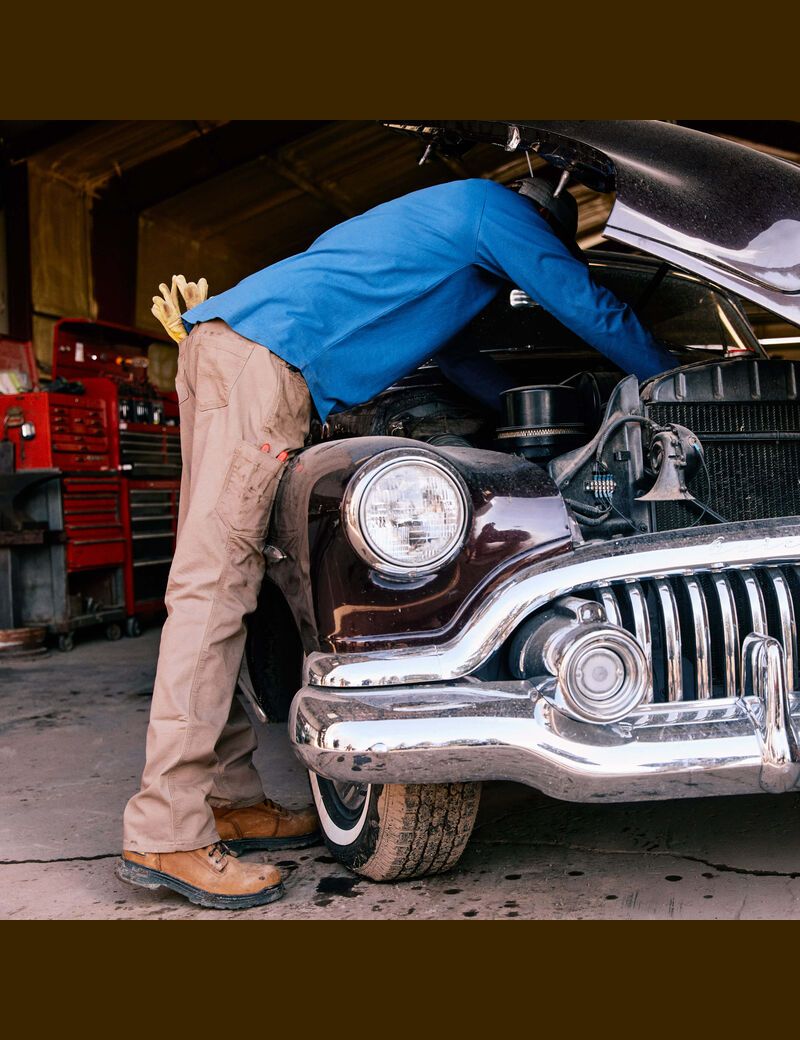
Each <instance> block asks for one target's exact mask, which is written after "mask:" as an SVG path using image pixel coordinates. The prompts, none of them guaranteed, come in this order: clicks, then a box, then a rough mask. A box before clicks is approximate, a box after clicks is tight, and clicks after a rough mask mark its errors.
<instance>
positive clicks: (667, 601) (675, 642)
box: [655, 579, 683, 701]
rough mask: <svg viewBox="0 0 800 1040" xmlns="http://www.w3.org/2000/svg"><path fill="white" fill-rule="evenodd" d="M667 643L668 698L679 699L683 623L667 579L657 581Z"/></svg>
mask: <svg viewBox="0 0 800 1040" xmlns="http://www.w3.org/2000/svg"><path fill="white" fill-rule="evenodd" d="M655 588H656V593H657V594H658V602H659V605H660V607H661V617H662V618H663V621H664V642H665V644H666V646H665V648H664V649H665V651H666V662H665V663H666V669H667V700H669V701H679V700H680V699H681V698H682V696H683V661H682V659H681V623H680V618H679V616H678V604H677V603H676V602H675V593H674V592H673V591H672V586H671V585H670V583H669V582H668V581H666V580H665V579H659V580H658V581H656V582H655Z"/></svg>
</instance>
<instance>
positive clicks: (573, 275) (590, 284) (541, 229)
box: [476, 188, 676, 379]
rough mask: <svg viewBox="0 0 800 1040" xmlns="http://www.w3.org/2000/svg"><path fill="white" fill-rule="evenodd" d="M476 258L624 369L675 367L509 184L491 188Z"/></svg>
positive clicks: (642, 373)
mask: <svg viewBox="0 0 800 1040" xmlns="http://www.w3.org/2000/svg"><path fill="white" fill-rule="evenodd" d="M476 262H477V263H478V264H480V265H481V266H482V267H485V268H486V269H487V270H489V271H491V272H492V273H494V274H496V275H498V276H499V277H501V278H506V279H508V280H509V281H512V282H514V283H515V284H516V285H518V286H519V287H520V288H521V289H524V290H525V292H527V293H528V294H529V295H531V296H532V297H533V298H534V299H535V300H536V301H537V302H538V303H540V304H541V305H542V306H543V307H544V308H545V310H547V311H549V312H550V313H551V314H552V315H553V316H554V317H556V318H558V320H559V321H560V322H561V323H562V324H563V325H566V326H567V328H569V329H571V330H572V331H573V332H575V333H577V335H578V336H580V337H581V339H583V340H585V341H586V342H587V343H589V344H590V345H591V346H593V347H594V348H595V349H596V350H599V351H600V352H601V353H602V354H605V356H606V357H608V358H610V359H611V360H612V361H613V362H614V363H615V364H616V365H618V366H619V367H620V368H621V369H622V370H623V371H625V372H632V373H633V374H634V375H636V376H637V377H638V378H639V379H645V378H647V377H649V376H652V375H656V374H657V373H659V372H664V371H667V370H668V369H670V368H674V367H675V365H676V361H675V359H674V358H673V357H672V355H671V354H669V353H668V352H667V351H666V350H664V349H663V348H661V347H659V345H658V344H657V343H656V341H655V340H654V339H653V337H652V336H651V335H650V333H649V332H648V331H647V329H646V328H645V327H644V326H643V325H642V323H641V322H640V321H639V319H638V318H637V317H636V315H635V314H634V312H633V311H632V310H631V308H630V307H629V306H628V305H627V304H625V303H623V302H622V301H621V300H619V299H618V298H617V297H616V296H615V295H614V294H613V293H612V292H610V291H609V290H608V289H605V288H603V286H601V285H598V284H597V283H596V282H594V281H593V280H592V277H591V275H590V274H589V269H588V267H587V266H586V265H585V264H584V263H582V262H581V261H580V260H578V259H577V258H576V257H574V256H573V255H572V254H571V253H570V251H569V249H568V248H567V247H566V246H565V245H564V243H563V242H561V240H560V239H559V238H558V236H557V235H556V234H555V233H554V232H553V231H552V230H551V229H550V227H549V226H548V224H547V223H546V221H545V220H544V218H543V217H541V216H540V215H539V214H538V213H537V212H536V210H535V209H534V207H533V205H532V204H531V203H530V202H529V201H528V200H527V199H525V198H523V197H522V196H520V195H515V194H513V193H512V192H511V191H509V190H508V189H507V188H503V189H502V190H501V191H498V190H497V189H495V188H490V190H489V191H487V197H486V206H485V208H484V211H483V216H482V218H481V223H480V225H479V228H478V236H477V241H476Z"/></svg>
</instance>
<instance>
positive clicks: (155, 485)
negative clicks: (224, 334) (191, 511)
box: [0, 319, 181, 649]
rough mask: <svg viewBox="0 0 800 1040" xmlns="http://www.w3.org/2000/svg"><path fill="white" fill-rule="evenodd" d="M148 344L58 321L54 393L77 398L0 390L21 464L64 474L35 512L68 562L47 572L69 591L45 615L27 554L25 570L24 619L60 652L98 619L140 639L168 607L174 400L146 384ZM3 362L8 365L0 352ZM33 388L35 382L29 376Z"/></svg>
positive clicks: (86, 324)
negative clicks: (73, 387) (49, 634)
mask: <svg viewBox="0 0 800 1040" xmlns="http://www.w3.org/2000/svg"><path fill="white" fill-rule="evenodd" d="M154 341H156V340H155V337H152V336H150V335H149V334H147V333H142V332H139V331H137V330H134V329H128V328H125V327H122V326H118V325H112V324H110V323H105V322H92V321H88V320H84V319H64V320H62V321H59V322H57V324H56V326H55V331H54V341H53V379H54V383H53V384H51V387H52V388H58V387H59V383H58V382H56V381H57V380H59V378H60V379H61V380H67V381H69V382H71V383H73V384H80V385H82V386H83V388H84V392H83V393H66V392H45V391H41V390H37V389H34V390H32V391H31V392H27V393H20V394H3V395H0V422H2V425H3V434H2V436H3V439H6V440H10V441H11V442H12V443H13V445H14V452H15V464H16V468H17V469H26V470H32V469H42V470H45V469H57V470H59V471H60V477H59V478H58V479H57V481H55V483H57V484H58V488H57V492H52V491H51V492H50V493H49V498H48V503H47V505H46V506H42V507H41V509H43V510H44V511H45V512H46V513H47V518H48V522H49V526H50V529H51V531H53V532H55V533H56V537H55V541H56V542H57V543H58V544H57V545H51V547H50V551H51V552H52V553H56V554H58V553H60V554H61V555H62V556H63V560H61V562H60V563H59V564H53V563H52V561H51V566H50V571H51V573H52V575H53V582H56V583H57V582H59V581H61V582H62V583H63V584H64V590H63V595H62V594H61V591H60V590H56V589H55V586H54V587H53V590H52V592H53V594H52V596H51V597H50V598H51V600H52V603H53V604H54V606H53V609H52V616H49V617H47V618H46V619H45V618H43V616H42V615H43V614H46V613H47V610H48V606H47V603H48V596H47V595H46V594H43V592H42V589H43V587H44V586H46V584H47V583H46V582H43V581H42V580H41V575H40V574H39V572H38V571H36V570H35V567H36V561H35V560H33V557H32V555H31V554H28V555H27V556H26V561H25V568H24V569H25V572H26V582H27V583H28V585H29V587H30V596H26V597H25V598H26V599H28V598H30V599H31V600H32V601H33V604H34V605H33V606H32V607H31V611H32V613H33V615H35V619H34V620H27V621H26V623H30V624H32V623H34V621H35V622H36V623H40V624H41V623H43V621H46V623H47V625H48V627H49V628H50V630H51V631H54V632H58V633H59V634H60V636H61V640H60V643H61V645H62V647H63V648H64V649H67V648H69V646H70V645H71V632H72V630H73V629H74V628H77V627H80V626H81V625H82V624H90V623H92V619H93V618H94V619H96V620H95V623H97V621H100V622H102V623H104V624H106V626H107V629H106V630H107V634H108V635H109V636H110V637H112V638H115V637H116V636H117V635H118V634H121V628H120V626H119V622H120V621H122V620H125V619H127V627H128V632H129V634H131V635H136V634H138V632H139V630H140V629H139V618H141V617H142V616H145V615H148V614H153V613H155V612H158V611H160V610H162V609H163V605H164V591H165V588H166V582H167V576H168V573H169V567H170V564H171V561H172V555H173V552H174V546H175V531H176V527H177V515H178V495H179V489H180V466H181V458H180V434H179V429H178V406H177V398H176V396H175V394H174V392H169V391H167V392H164V391H163V390H162V391H159V390H158V389H157V388H156V387H155V386H154V385H153V384H152V383H151V382H150V381H149V380H148V378H147V355H148V349H149V348H150V346H151V344H153V343H154ZM156 342H157V341H156ZM165 346H166V345H163V344H162V345H161V347H160V349H161V350H164V348H165ZM167 349H168V350H169V349H170V347H169V346H167ZM171 349H173V350H174V349H175V348H171ZM4 364H6V367H9V368H10V367H13V366H11V364H10V363H8V361H7V359H6V358H5V356H4V355H3V353H2V350H0V367H3V365H4ZM16 367H21V366H16ZM30 382H31V385H33V386H35V385H36V377H35V370H33V371H32V372H31V378H30ZM65 389H66V388H65ZM40 512H41V510H40ZM39 519H41V517H39ZM43 566H44V564H43V561H40V567H39V569H40V570H41V569H42V567H43Z"/></svg>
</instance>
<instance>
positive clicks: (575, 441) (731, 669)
mask: <svg viewBox="0 0 800 1040" xmlns="http://www.w3.org/2000/svg"><path fill="white" fill-rule="evenodd" d="M387 125H391V126H392V127H393V128H394V129H398V130H401V131H405V132H408V133H415V134H417V135H418V136H419V137H420V138H422V140H423V141H424V142H426V143H427V144H429V145H431V146H432V147H433V148H437V147H438V148H442V149H445V150H446V149H452V150H454V151H456V152H458V151H459V150H461V151H463V149H464V148H465V147H467V146H468V145H469V144H470V143H471V142H475V141H479V142H491V143H495V144H497V145H499V146H500V147H503V148H506V149H507V150H509V151H515V150H528V151H531V152H535V153H536V154H537V155H538V156H539V157H540V158H544V159H545V160H546V161H547V162H548V163H550V164H551V165H553V166H555V167H556V168H557V169H559V170H562V171H565V172H566V173H567V174H568V177H569V183H581V184H584V185H586V186H588V187H589V188H591V189H593V190H595V191H599V192H614V193H615V201H614V205H613V208H612V209H611V213H610V217H609V219H608V222H607V226H606V229H605V236H606V237H607V238H609V239H614V240H616V241H618V242H620V243H624V246H625V248H627V249H628V250H629V251H628V252H617V253H613V252H607V251H605V250H597V251H595V252H594V253H589V254H588V260H589V263H590V264H591V265H592V271H593V273H594V277H595V278H596V279H597V280H598V281H600V282H601V283H603V284H605V285H607V286H608V287H610V288H611V289H613V290H614V291H615V292H616V293H617V294H618V295H619V296H621V297H622V298H624V299H625V300H626V301H628V302H629V303H630V304H631V305H632V306H633V307H634V309H635V310H636V311H637V313H638V315H639V317H640V318H641V320H642V321H643V322H644V323H645V324H646V325H648V326H649V327H650V328H651V330H652V331H653V333H654V335H655V336H656V337H657V338H658V339H659V340H660V341H662V342H663V343H667V344H668V345H669V346H670V349H671V350H672V351H673V353H674V356H675V368H674V370H671V371H669V372H666V373H665V374H663V375H660V376H658V377H656V378H652V379H650V380H649V381H647V382H646V383H644V384H643V385H641V386H640V385H639V384H638V383H637V380H636V378H635V377H633V376H625V375H624V373H621V372H619V371H618V370H615V369H614V367H613V365H611V363H610V362H608V361H607V360H606V359H605V358H603V357H601V356H600V355H598V354H597V353H596V352H594V351H593V350H591V349H590V348H589V347H588V346H587V345H586V344H585V343H583V342H581V341H580V340H579V339H578V338H577V337H576V336H575V335H573V334H572V333H570V332H569V331H568V330H567V329H566V328H564V327H563V326H562V325H560V324H559V323H558V322H556V321H555V320H554V319H553V318H552V317H551V316H550V315H549V314H547V313H546V312H545V311H544V310H543V309H542V308H541V307H538V306H536V305H535V303H534V301H531V300H529V299H527V298H524V296H523V295H522V294H520V293H518V292H517V293H512V294H511V296H509V293H508V292H503V293H501V294H500V295H499V296H498V297H497V299H496V300H495V301H494V303H493V304H491V305H490V306H489V307H488V308H487V309H486V311H484V312H483V313H482V314H481V315H479V317H478V318H477V319H476V320H475V321H474V322H472V323H471V325H470V326H469V328H468V330H467V332H466V334H465V335H467V336H468V337H471V338H472V343H473V346H474V349H477V350H482V351H486V352H489V353H490V354H491V355H492V356H493V357H494V358H495V359H496V360H498V361H499V362H500V363H502V364H503V365H506V366H508V371H509V373H511V375H512V377H513V378H512V382H513V383H515V384H517V385H518V388H517V389H514V390H511V391H509V392H508V393H506V394H505V395H504V398H505V400H504V407H505V414H504V416H503V417H502V418H500V420H499V421H498V416H497V415H496V414H489V413H488V412H487V411H486V409H485V408H482V406H481V405H479V404H476V403H475V402H474V401H472V400H470V399H469V398H467V397H465V396H464V395H463V394H461V393H459V392H458V391H457V390H455V389H454V388H453V387H452V386H449V385H448V384H447V381H446V380H445V379H444V378H443V377H442V375H441V373H440V372H439V370H438V368H437V367H436V365H435V363H434V362H431V363H429V364H426V365H424V366H423V367H422V368H421V369H419V370H418V371H417V372H416V373H414V374H413V375H412V376H410V377H409V378H408V379H406V380H405V381H404V382H403V383H402V384H401V385H398V386H394V387H392V388H390V389H389V390H387V391H386V392H384V393H382V394H380V395H379V396H378V397H377V398H376V399H375V400H373V401H371V402H369V403H368V404H365V405H363V406H361V407H358V408H355V409H353V410H352V411H349V412H346V413H341V414H336V415H333V416H331V417H330V419H329V421H328V423H327V424H326V425H325V427H318V428H316V429H315V431H314V433H313V436H312V438H311V443H310V446H307V447H306V448H305V449H304V450H303V452H302V453H300V454H299V455H298V456H297V457H296V458H294V460H293V461H292V462H291V464H290V466H289V467H288V471H287V473H286V475H285V477H284V478H283V480H282V483H281V485H280V488H279V499H278V503H277V508H276V512H275V520H274V523H273V526H272V528H271V530H270V533H269V537H268V543H269V544H268V545H267V547H266V549H265V553H266V556H267V559H268V569H267V580H266V581H265V583H264V588H263V592H262V596H261V600H260V604H259V609H258V611H257V612H256V613H255V614H253V615H252V616H251V618H250V624H249V629H250V630H249V637H248V646H247V654H246V668H245V669H244V670H243V675H242V686H243V688H244V689H245V691H246V692H248V693H249V694H250V696H251V697H252V698H253V699H254V701H255V702H256V703H257V704H258V705H260V710H262V711H263V712H264V713H265V716H269V717H270V718H273V719H274V718H281V717H284V718H286V717H288V720H289V731H290V737H291V740H292V742H293V744H294V747H295V750H296V752H297V754H298V755H299V756H300V758H301V759H302V761H303V763H304V764H305V766H306V767H307V768H308V770H309V775H310V779H311V788H312V791H313V796H314V800H315V802H316V805H317V808H318V810H319V815H320V819H321V822H322V828H323V831H324V836H325V840H326V842H327V844H328V846H329V848H330V850H331V853H332V854H333V855H334V856H335V857H336V858H337V859H338V860H340V861H341V862H342V863H345V864H347V865H348V866H349V867H350V868H351V869H352V870H354V871H356V872H358V873H360V874H363V875H366V876H367V877H370V878H374V879H379V880H384V879H390V878H406V877H414V876H419V875H422V874H426V873H435V872H438V871H442V870H446V869H448V868H449V867H452V866H453V864H455V863H456V862H457V860H458V858H459V856H460V855H461V853H462V851H463V849H464V847H465V845H466V842H467V840H468V838H469V835H470V832H471V830H472V827H473V824H474V821H475V815H476V812H477V808H478V802H479V797H480V785H481V781H484V780H497V779H503V780H511V781H517V782H521V783H524V784H528V785H530V786H532V787H534V788H537V789H538V790H540V791H542V792H545V793H546V794H548V795H550V796H553V797H554V798H559V799H566V800H571V801H584V802H587V801H591V802H598V801H603V800H606V801H630V800H646V799H661V798H678V797H689V796H694V797H696V796H707V795H718V794H719V795H724V794H741V793H752V792H759V791H768V792H782V791H792V790H795V789H796V788H797V786H798V779H799V777H800V749H799V748H798V732H800V729H799V727H800V694H798V692H797V691H800V682H799V676H798V669H799V668H800V657H799V656H798V654H799V648H798V644H797V626H796V617H797V613H798V611H800V569H798V563H800V398H799V397H798V393H799V390H798V388H799V387H800V368H799V367H798V364H797V363H796V362H795V361H794V360H792V359H791V356H790V355H789V353H788V352H787V350H786V349H784V352H783V355H781V354H778V353H776V351H775V350H773V351H772V353H771V355H770V354H768V353H767V351H766V350H765V349H764V348H763V346H762V345H761V344H760V342H759V339H758V337H757V336H756V334H755V332H754V330H753V325H752V322H751V321H750V320H748V314H749V315H755V314H759V315H761V316H762V318H763V316H764V315H767V314H768V315H770V316H771V317H769V319H768V320H771V321H775V322H778V323H779V322H780V321H783V322H785V323H788V324H789V325H790V326H791V327H794V326H795V324H796V323H798V322H800V168H798V167H797V166H795V165H794V164H792V163H789V162H786V161H783V160H779V159H776V158H773V157H769V156H766V155H763V154H760V153H757V152H755V151H753V150H750V149H747V148H745V147H742V146H740V145H737V144H734V143H731V142H728V141H725V140H721V139H717V138H712V137H709V136H706V135H704V134H700V133H697V132H694V131H691V130H688V129H684V128H681V127H678V126H675V125H671V124H666V123H660V122H634V123H631V122H579V123H567V122H535V123H534V122H525V121H522V122H509V121H497V122H485V123H478V122H475V123H438V124H437V123H424V122H405V123H393V124H387ZM387 132H388V131H387ZM633 250H636V252H633ZM642 253H646V254H648V255H647V256H644V255H641V254H642ZM509 289H510V290H513V289H514V287H513V286H509ZM520 304H527V306H520ZM795 332H796V330H795ZM787 338H788V339H789V340H791V339H792V338H793V337H792V336H791V335H790V336H789V337H787ZM789 349H791V348H789Z"/></svg>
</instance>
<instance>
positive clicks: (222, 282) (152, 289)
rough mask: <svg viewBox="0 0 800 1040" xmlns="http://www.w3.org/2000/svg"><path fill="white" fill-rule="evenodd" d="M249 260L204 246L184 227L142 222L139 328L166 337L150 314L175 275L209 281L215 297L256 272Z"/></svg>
mask: <svg viewBox="0 0 800 1040" xmlns="http://www.w3.org/2000/svg"><path fill="white" fill-rule="evenodd" d="M257 266H258V265H256V264H255V263H254V262H253V261H252V260H251V259H250V258H249V257H247V256H244V255H242V254H237V253H236V252H235V251H233V250H229V249H227V248H226V247H225V246H224V245H220V244H218V243H215V244H214V245H213V246H212V245H211V244H209V243H208V242H201V241H199V240H198V239H197V238H193V237H192V236H191V233H189V232H187V231H186V230H185V229H183V228H182V227H181V226H180V225H177V224H168V223H166V222H163V221H159V222H156V221H153V220H151V219H149V218H147V217H140V218H139V258H138V269H137V276H136V325H137V326H138V327H139V328H141V329H152V330H153V331H154V332H155V331H158V332H160V333H162V334H163V331H164V330H163V329H162V327H161V325H159V323H158V322H157V321H156V319H155V318H154V317H153V315H152V314H151V313H150V308H151V307H152V305H153V297H154V296H157V295H158V286H159V283H160V282H166V283H167V284H168V285H169V284H170V281H171V278H172V275H173V274H182V275H185V277H186V278H187V279H188V280H189V281H194V282H196V281H197V280H198V279H199V278H203V277H205V278H206V279H207V280H208V285H209V292H210V293H211V294H212V295H216V294H217V293H220V292H222V291H223V290H225V289H229V288H230V287H231V286H232V285H235V284H236V283H237V282H239V281H241V279H242V278H244V277H245V276H246V275H248V274H252V272H253V271H254V270H255V269H256V267H257Z"/></svg>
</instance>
